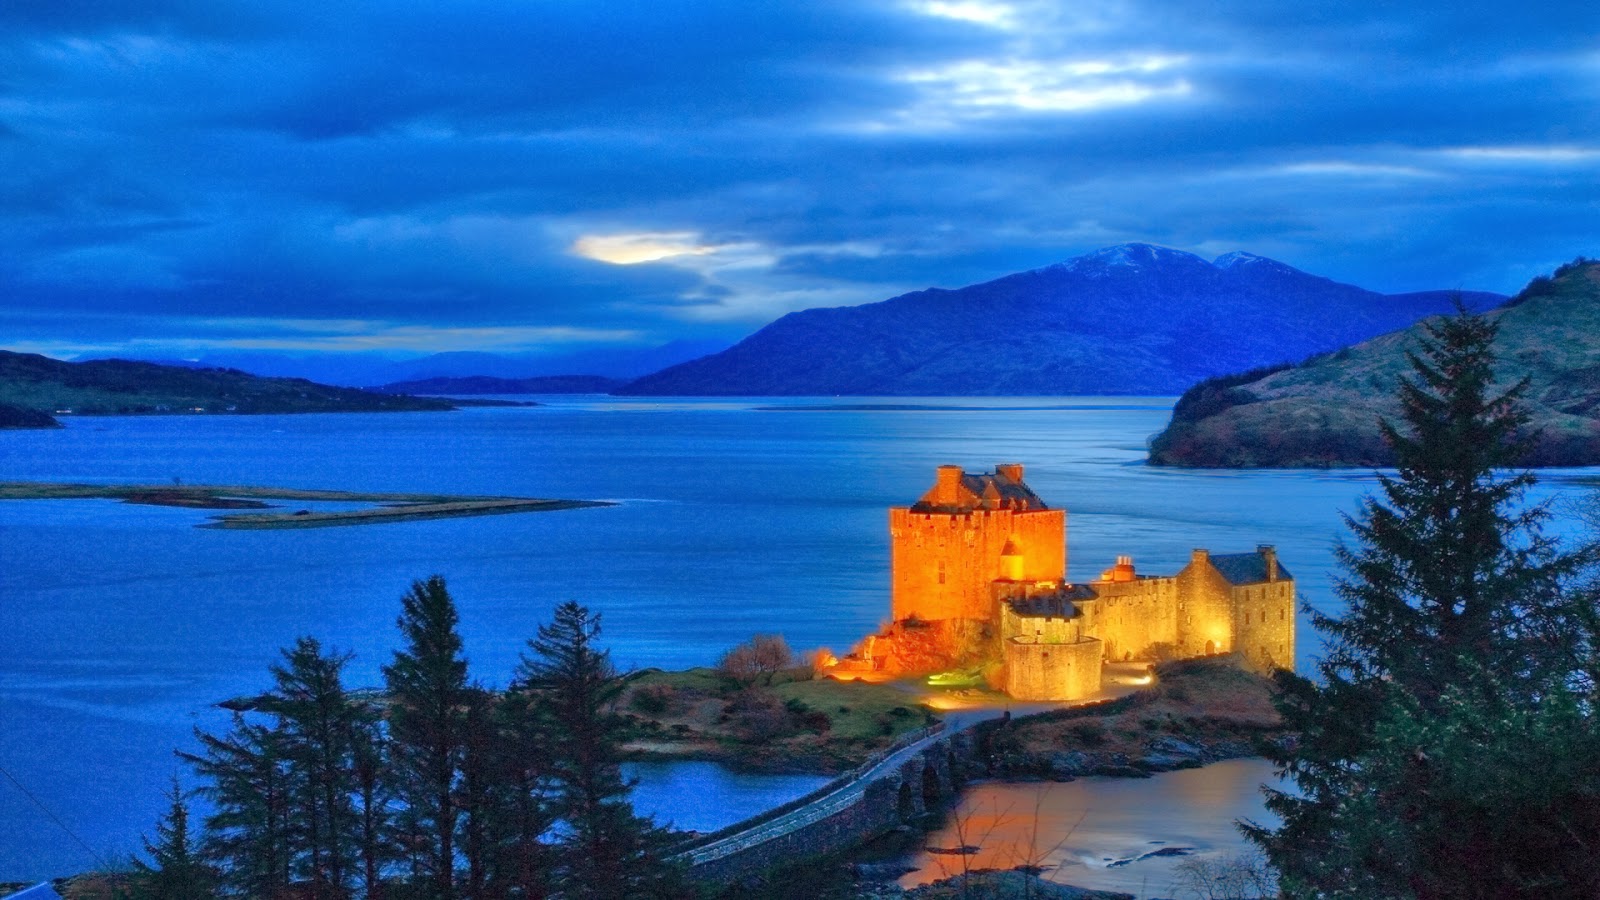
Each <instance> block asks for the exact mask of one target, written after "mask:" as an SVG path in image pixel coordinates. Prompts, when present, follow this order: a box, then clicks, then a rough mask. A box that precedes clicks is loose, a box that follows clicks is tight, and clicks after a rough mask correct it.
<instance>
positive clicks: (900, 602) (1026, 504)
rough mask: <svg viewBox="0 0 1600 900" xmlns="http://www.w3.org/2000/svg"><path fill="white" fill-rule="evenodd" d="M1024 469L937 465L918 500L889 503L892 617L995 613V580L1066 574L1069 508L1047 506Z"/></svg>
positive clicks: (991, 615)
mask: <svg viewBox="0 0 1600 900" xmlns="http://www.w3.org/2000/svg"><path fill="white" fill-rule="evenodd" d="M1022 472H1023V469H1022V466H1021V465H1018V464H1015V463H1012V464H1004V465H999V466H996V467H995V470H994V471H993V472H989V473H984V474H979V475H969V474H967V473H966V472H964V471H963V470H962V469H961V467H960V466H940V467H939V469H938V474H937V476H936V478H935V481H934V485H933V487H932V488H931V489H930V490H929V491H928V492H927V493H926V494H924V495H923V496H922V499H921V500H919V501H917V502H916V503H915V504H913V505H911V506H910V507H897V508H894V509H891V510H889V538H890V549H891V556H892V560H893V571H894V582H893V612H894V618H895V621H901V620H904V619H908V618H913V617H915V618H918V619H923V620H925V621H934V620H940V619H992V618H994V617H995V612H996V611H995V608H994V604H995V601H994V599H993V593H992V592H991V590H990V584H991V582H994V581H999V580H1008V581H1056V582H1060V581H1062V580H1064V579H1065V578H1066V571H1067V547H1066V511H1065V510H1059V509H1050V508H1049V507H1048V506H1046V505H1045V503H1044V501H1043V500H1040V499H1039V495H1038V494H1035V493H1034V492H1033V491H1032V490H1031V489H1029V488H1028V486H1027V484H1026V483H1024V482H1023V480H1022Z"/></svg>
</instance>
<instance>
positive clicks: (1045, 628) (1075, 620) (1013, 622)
mask: <svg viewBox="0 0 1600 900" xmlns="http://www.w3.org/2000/svg"><path fill="white" fill-rule="evenodd" d="M1080 608H1081V607H1080ZM1083 622H1084V619H1083V617H1082V616H1075V617H1072V618H1067V617H1064V616H1019V615H1017V613H1016V611H1015V610H1013V609H1012V608H1011V604H1010V603H1002V604H1000V635H999V637H1000V640H1001V643H1002V644H1003V643H1005V642H1008V641H1010V640H1011V639H1012V638H1022V639H1024V640H1031V641H1034V642H1036V643H1040V644H1063V643H1074V642H1076V641H1080V640H1083V639H1084V638H1085V637H1093V635H1090V634H1086V633H1085V632H1084V627H1083Z"/></svg>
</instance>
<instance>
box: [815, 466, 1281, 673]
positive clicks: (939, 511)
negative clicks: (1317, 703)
mask: <svg viewBox="0 0 1600 900" xmlns="http://www.w3.org/2000/svg"><path fill="white" fill-rule="evenodd" d="M1022 474H1023V468H1022V466H1020V465H1015V464H1010V465H1000V466H996V467H995V470H994V471H993V472H991V473H985V474H979V475H971V474H967V473H966V472H963V471H962V470H961V468H960V467H959V466H940V467H939V469H938V475H937V478H936V480H935V482H934V485H933V488H932V489H931V490H929V491H928V492H927V493H926V494H924V495H923V497H922V499H920V500H918V501H917V502H916V503H914V504H912V505H911V506H910V507H906V508H896V509H891V510H890V511H889V536H890V544H891V552H892V568H893V597H892V604H893V611H894V620H895V624H894V625H893V626H892V627H891V629H890V630H889V632H887V633H886V634H883V635H879V636H876V637H874V638H868V639H867V641H866V642H864V643H863V644H862V645H861V646H860V647H858V648H857V651H856V652H855V653H854V654H852V656H851V657H849V658H847V659H846V660H844V661H842V665H841V669H842V671H841V673H840V674H842V675H843V674H847V673H848V672H850V671H852V670H854V671H858V672H859V671H864V670H870V671H877V672H884V673H886V674H891V675H911V674H930V671H924V670H930V669H934V668H936V667H938V666H940V665H942V664H947V663H956V664H959V663H961V662H967V663H970V662H973V661H974V657H976V658H977V660H978V661H981V662H986V663H989V664H990V666H989V668H990V670H991V681H992V682H993V683H994V684H995V685H996V686H997V687H1001V688H1003V689H1004V690H1005V692H1006V693H1007V694H1009V695H1011V696H1012V697H1015V698H1017V699H1019V700H1074V699H1079V698H1083V697H1089V696H1093V695H1094V694H1096V693H1098V692H1099V691H1100V684H1101V670H1102V668H1103V665H1104V663H1106V662H1125V661H1132V660H1158V659H1180V658H1186V657H1194V656H1210V655H1215V654H1224V653H1231V654H1236V655H1237V656H1238V658H1239V659H1240V660H1241V661H1242V662H1243V663H1244V664H1245V665H1246V666H1248V667H1249V668H1252V669H1255V670H1257V671H1261V672H1268V671H1271V670H1272V669H1274V668H1277V667H1280V666H1292V665H1293V659H1294V579H1293V577H1292V576H1291V575H1290V574H1289V572H1288V570H1287V569H1285V568H1284V567H1283V566H1282V565H1281V564H1280V563H1279V562H1278V557H1277V553H1276V551H1275V550H1274V549H1273V548H1272V547H1271V546H1269V545H1265V544H1263V545H1260V546H1258V547H1257V548H1256V549H1255V552H1253V553H1232V554H1212V553H1210V552H1208V551H1206V550H1195V551H1194V553H1193V554H1192V556H1191V557H1190V559H1189V563H1188V565H1186V566H1184V568H1183V569H1182V570H1181V571H1179V572H1178V573H1177V574H1176V575H1159V576H1151V575H1144V574H1141V573H1139V572H1137V571H1136V570H1135V568H1134V565H1133V560H1132V558H1131V557H1128V556H1119V557H1117V559H1116V562H1115V563H1114V564H1113V565H1112V566H1111V567H1110V568H1108V569H1106V570H1105V571H1103V572H1101V573H1100V576H1099V578H1097V579H1094V580H1091V581H1085V582H1079V583H1073V582H1069V581H1068V580H1067V577H1066V576H1067V551H1066V511H1065V510H1060V509H1051V508H1050V507H1049V506H1048V505H1046V504H1045V502H1044V501H1043V500H1041V499H1040V498H1039V496H1038V495H1037V494H1035V493H1034V492H1033V491H1032V490H1031V489H1030V488H1029V487H1028V486H1027V484H1026V483H1025V482H1024V481H1023V478H1022ZM995 664H998V666H997V667H996V665H995Z"/></svg>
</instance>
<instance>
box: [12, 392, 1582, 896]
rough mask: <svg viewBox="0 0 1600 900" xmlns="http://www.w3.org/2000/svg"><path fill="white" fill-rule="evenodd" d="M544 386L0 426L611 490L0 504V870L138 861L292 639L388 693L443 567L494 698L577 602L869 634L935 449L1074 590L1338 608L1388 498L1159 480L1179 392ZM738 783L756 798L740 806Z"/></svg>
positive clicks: (75, 476) (1210, 478) (324, 467)
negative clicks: (1040, 514)
mask: <svg viewBox="0 0 1600 900" xmlns="http://www.w3.org/2000/svg"><path fill="white" fill-rule="evenodd" d="M539 399H541V400H543V401H545V402H546V403H547V404H548V405H546V406H542V407H538V408H512V409H469V410H463V411H460V412H453V413H409V414H387V415H377V414H374V415H358V414H350V415H305V416H259V417H245V416H239V417H223V416H217V417H192V418H191V417H166V418H162V417H145V418H139V417H127V418H94V419H72V420H69V421H68V422H67V426H68V427H67V428H65V429H63V430H59V431H38V432H27V431H23V432H0V480H46V481H85V482H127V483H135V482H170V481H171V480H172V479H173V478H180V479H182V480H183V481H184V482H185V483H193V484H199V483H209V484H250V485H272V486H285V487H304V488H334V489H354V490H381V491H418V492H442V493H474V494H507V495H518V496H535V497H572V498H593V499H612V500H617V501H620V505H619V506H616V507H612V508H605V509H587V510H574V511H567V512H558V513H539V514H527V515H506V516H489V517H482V518H470V519H454V520H436V521H424V522H409V523H396V524H386V525H375V526H368V527H354V528H327V529H311V530H302V531H295V530H291V531H220V530H211V529H197V528H194V527H192V526H194V525H195V524H198V523H201V522H204V521H205V520H206V517H207V515H209V513H207V512H205V511H196V510H183V509H167V508H159V507H148V506H131V505H124V504H119V503H113V502H109V501H100V500H82V501H76V500H75V501H25V502H0V640H3V641H4V652H3V653H0V766H3V767H4V768H5V771H6V772H9V773H10V774H11V775H12V776H14V777H15V778H16V782H17V783H13V782H12V781H10V780H7V779H5V778H0V880H4V879H21V878H35V877H44V876H49V875H60V874H66V873H71V872H75V871H81V870H83V869H86V868H90V867H93V866H95V865H98V864H101V863H102V862H111V861H117V860H120V859H123V858H125V857H126V854H127V853H128V852H130V851H131V850H132V849H133V848H134V847H136V846H137V841H138V835H139V833H140V832H141V831H148V830H150V829H151V828H152V826H153V824H154V821H155V818H156V816H157V815H158V813H159V810H160V808H161V798H160V792H161V789H162V785H163V784H164V783H165V782H166V781H167V778H168V776H169V775H171V774H172V773H173V772H175V771H180V767H179V765H178V764H177V763H176V761H175V760H174V758H173V756H172V751H173V749H174V748H179V747H191V746H192V738H191V737H190V732H191V730H192V729H193V728H194V727H195V726H200V727H205V728H217V727H222V726H223V725H225V717H224V716H223V715H222V714H220V713H219V711H217V710H216V709H214V708H213V707H212V704H213V703H215V702H216V701H218V700H220V699H223V698H227V697H231V696H237V695H240V694H245V693H250V692H254V691H257V690H259V689H261V688H262V687H263V686H264V684H265V683H266V679H267V676H266V668H267V666H268V664H269V663H271V662H272V661H273V660H274V658H275V657H276V654H277V651H278V648H280V647H283V646H286V645H288V644H289V643H290V642H292V641H293V640H294V639H295V638H296V637H297V636H299V635H303V634H311V635H314V636H316V637H318V638H319V639H321V640H322V641H323V643H324V644H325V645H331V646H333V647H336V648H339V649H342V650H348V651H351V652H353V653H355V654H356V658H355V660H354V662H353V663H352V664H351V667H350V670H349V674H350V681H351V682H352V683H353V684H355V685H364V684H377V683H378V682H379V676H378V668H379V666H380V665H381V664H382V663H383V662H384V660H385V659H386V658H387V656H388V654H389V653H391V652H392V651H393V649H394V646H395V643H396V638H395V630H394V619H395V616H396V613H397V612H398V608H399V598H400V596H401V594H402V593H404V591H405V590H406V588H407V586H408V585H409V583H410V582H411V581H412V580H413V579H416V578H422V577H425V576H427V575H430V574H433V573H439V574H442V575H444V576H445V577H446V578H447V579H448V580H449V583H450V587H451V590H452V593H453V594H454V595H455V597H456V598H457V600H458V602H459V605H460V611H461V628H462V632H463V636H464V638H465V642H466V648H467V653H468V656H469V657H470V659H471V661H472V669H473V675H474V677H476V678H478V679H481V680H482V681H484V682H486V683H489V684H501V685H503V684H504V683H505V682H506V680H507V679H508V677H509V675H510V673H511V671H512V669H513V668H514V667H515V665H516V662H517V658H518V655H519V654H520V653H521V652H522V649H523V647H524V645H525V642H526V640H527V639H528V638H529V637H531V636H532V635H533V633H534V630H535V628H536V627H537V626H538V624H539V623H540V622H542V621H545V620H546V619H547V618H548V616H549V614H550V611H551V610H552V609H553V608H554V606H555V605H556V604H557V603H559V602H561V601H563V600H567V599H575V600H578V601H580V602H583V603H585V604H588V605H589V606H591V607H593V608H595V609H598V610H600V611H602V613H603V616H604V626H605V640H606V641H607V643H608V644H609V646H610V647H611V648H612V650H613V652H614V654H615V656H616V658H617V660H618V662H619V663H621V664H622V665H624V666H638V667H643V666H661V667H683V666H691V665H702V664H708V663H711V662H714V661H715V659H716V658H717V656H718V655H720V653H721V652H722V651H723V650H725V649H726V648H727V647H729V646H731V645H733V644H735V643H738V642H739V641H741V640H743V639H745V638H746V637H748V636H749V635H750V634H752V633H755V632H781V633H783V634H784V635H785V636H786V637H787V639H788V641H789V643H790V644H791V645H792V646H794V647H796V648H797V649H798V648H810V647H817V646H830V647H833V648H836V649H840V648H845V647H848V646H849V645H850V644H852V643H853V642H854V641H855V640H856V639H857V638H858V637H860V636H861V635H863V634H865V633H867V632H868V631H869V630H870V629H872V628H874V627H875V626H877V625H878V624H879V623H880V622H881V621H882V620H883V619H884V618H885V617H886V615H887V612H888V585H889V578H888V561H889V560H888V535H887V530H888V529H887V518H888V517H887V513H886V511H885V510H886V508H887V507H889V506H890V505H893V504H905V503H909V502H912V501H914V500H915V499H916V498H917V497H918V496H919V495H920V494H921V493H922V492H923V491H924V490H926V489H927V487H928V486H929V485H930V484H931V483H932V480H933V468H934V466H936V465H939V464H941V463H958V464H962V465H965V466H967V467H968V468H970V469H978V468H987V467H989V466H992V465H993V464H994V463H996V462H1001V461H1013V460H1015V461H1020V462H1023V463H1026V464H1027V466H1028V474H1027V478H1028V481H1029V483H1030V484H1031V485H1032V486H1033V487H1034V488H1035V490H1037V491H1038V492H1039V493H1040V494H1041V495H1042V496H1043V497H1044V498H1045V500H1046V501H1047V502H1049V503H1051V504H1053V505H1057V506H1062V507H1065V508H1066V509H1067V510H1068V520H1067V521H1068V534H1069V566H1070V571H1069V575H1071V576H1076V577H1088V576H1093V575H1095V574H1097V573H1098V572H1099V571H1100V569H1102V568H1104V567H1106V566H1108V565H1109V564H1110V563H1111V562H1112V561H1113V559H1114V557H1115V556H1116V555H1117V554H1119V553H1131V554H1132V555H1133V557H1134V561H1135V563H1136V564H1137V565H1138V566H1139V567H1140V568H1141V569H1142V570H1145V571H1150V572H1172V571H1176V570H1177V569H1178V568H1180V567H1181V566H1182V565H1183V564H1184V563H1185V561H1186V560H1187V559H1188V555H1189V551H1190V549H1191V548H1193V547H1197V546H1205V547H1210V548H1212V549H1214V550H1217V551H1220V552H1228V551H1244V550H1249V549H1252V548H1254V547H1255V545H1256V544H1258V543H1263V542H1270V543H1275V544H1277V545H1278V548H1279V554H1280V558H1282V559H1283V561H1284V564H1285V566H1286V567H1287V568H1288V569H1289V570H1290V571H1291V572H1292V573H1293V574H1294V575H1295V577H1296V578H1297V579H1298V582H1299V587H1300V590H1301V591H1302V592H1303V593H1304V595H1305V597H1306V599H1307V600H1308V601H1309V602H1310V603H1312V604H1313V605H1315V606H1318V607H1322V608H1328V607H1330V606H1331V605H1332V604H1333V603H1334V602H1335V600H1334V598H1333V595H1332V593H1331V590H1330V582H1329V578H1330V563H1331V555H1330V550H1331V547H1332V545H1333V542H1334V541H1335V540H1336V539H1337V538H1338V537H1339V535H1340V534H1341V531H1342V526H1341V524H1340V521H1339V515H1338V514H1339V513H1340V512H1341V511H1350V510H1353V509H1354V508H1355V506H1356V501H1357V498H1358V497H1359V496H1360V495H1361V494H1362V493H1364V492H1366V491H1367V490H1369V489H1370V488H1371V480H1370V475H1369V474H1367V473H1361V472H1331V473H1330V472H1286V471H1268V472H1193V471H1174V470H1163V469H1155V468H1148V467H1146V466H1144V465H1143V464H1142V460H1143V455H1144V453H1143V451H1144V444H1145V440H1146V438H1147V437H1148V436H1149V435H1150V434H1152V433H1154V432H1155V431H1157V430H1159V429H1160V428H1161V427H1162V425H1163V424H1164V423H1165V421H1166V419H1167V415H1168V411H1169V409H1170V403H1169V402H1168V401H1163V400H1154V399H1149V398H1120V399H1118V398H1066V399H1040V398H1028V399H1020V400H1019V399H1004V400H987V401H974V400H972V399H970V398H961V399H958V400H941V401H908V400H907V399H905V398H894V399H893V400H889V401H884V402H885V403H893V404H900V405H903V404H906V403H916V402H922V403H928V404H941V405H946V406H954V407H961V408H957V409H923V410H829V411H817V410H805V411H799V410H786V411H770V410H762V409H758V407H762V406H771V405H773V404H774V403H777V404H780V405H783V406H788V407H796V406H806V405H813V406H815V405H820V404H825V403H828V402H831V401H827V400H794V399H785V400H781V401H773V400H770V399H766V398H761V399H755V400H751V399H717V400H683V401H677V400H673V401H661V400H656V399H613V398H598V397H577V398H574V397H551V398H539ZM849 402H850V403H851V404H859V403H870V402H872V401H870V400H862V399H861V398H852V399H851V400H850V401H849ZM1579 474H1588V475H1592V474H1594V473H1593V472H1592V471H1589V470H1568V471H1564V472H1561V473H1552V474H1550V475H1548V476H1546V477H1547V481H1546V482H1545V483H1544V484H1543V485H1541V494H1540V496H1550V495H1552V494H1560V493H1563V491H1564V490H1565V489H1564V487H1563V485H1564V484H1565V483H1566V482H1567V481H1568V480H1569V479H1570V478H1571V477H1573V476H1574V475H1579ZM1297 649H1298V653H1299V658H1300V659H1301V660H1302V661H1304V660H1305V659H1307V658H1308V655H1309V654H1312V653H1314V652H1315V643H1314V639H1313V638H1312V637H1311V636H1310V635H1309V633H1308V629H1306V628H1305V627H1303V626H1302V628H1301V630H1300V640H1299V647H1298V648H1297ZM683 771H684V774H683V775H681V776H679V775H678V774H675V773H674V771H673V770H670V769H659V770H657V769H652V770H648V771H646V772H645V773H644V777H645V781H646V783H645V785H643V786H642V794H641V804H640V805H641V807H644V808H646V809H649V810H652V811H654V812H656V813H658V814H660V815H661V816H662V817H663V818H665V819H671V820H673V821H675V822H676V823H678V824H679V825H680V826H681V827H689V828H695V827H700V825H705V826H708V827H714V826H716V825H720V824H725V823H726V821H732V820H736V819H738V818H740V814H739V813H740V812H741V811H742V810H745V809H747V808H748V807H750V806H752V805H753V806H755V807H757V808H759V807H760V806H765V805H770V804H771V803H776V802H779V801H781V800H782V799H784V798H786V797H788V796H792V795H796V794H799V793H803V792H804V791H805V790H806V789H807V788H808V787H809V784H810V782H806V781H803V780H801V781H796V782H792V783H791V782H782V781H772V782H759V781H748V780H739V779H738V778H736V777H735V776H732V775H730V774H727V773H722V774H718V775H713V774H711V773H709V772H707V771H700V770H695V771H694V772H690V771H689V770H683ZM694 779H702V780H701V781H695V780H694ZM705 779H710V781H707V780H705ZM712 782H715V783H716V785H718V786H717V787H716V788H715V789H714V790H713V789H710V788H708V787H707V785H708V784H711V783H712ZM19 783H20V786H21V787H25V788H26V790H27V791H28V792H30V793H31V794H32V795H33V796H35V797H37V798H38V800H39V801H40V803H41V804H42V805H43V806H44V807H45V808H47V809H48V810H49V811H50V813H51V814H53V815H55V816H57V817H59V818H60V819H61V820H62V821H63V822H64V823H65V824H66V825H67V826H68V827H69V828H70V829H71V830H72V831H73V832H74V833H76V834H77V835H79V836H80V837H82V839H83V840H84V842H85V843H86V844H87V845H88V846H87V847H84V846H80V845H79V844H77V843H76V842H75V841H74V840H73V839H71V838H68V837H66V836H65V834H64V832H63V831H62V830H61V829H60V828H59V827H58V826H57V825H55V824H53V823H52V822H51V821H50V818H49V817H48V816H47V815H46V814H45V813H44V812H42V811H41V810H40V808H39V806H38V805H36V804H34V803H33V802H32V801H31V800H29V799H28V797H27V796H26V795H25V794H24V793H23V792H22V790H21V787H19ZM684 784H689V785H690V788H689V789H688V790H679V789H678V788H681V787H682V786H683V785H684ZM734 796H737V797H740V798H744V799H745V800H746V801H749V802H748V803H745V804H743V805H741V806H739V807H738V808H737V809H735V808H734V803H733V801H732V800H731V799H728V798H731V797H734ZM1170 802H1171V801H1170V800H1169V799H1164V798H1162V797H1159V796H1154V795H1152V797H1151V800H1150V802H1149V804H1147V805H1148V806H1149V809H1150V813H1149V814H1150V815H1152V816H1153V817H1155V820H1160V819H1161V818H1162V817H1164V816H1166V815H1167V811H1166V807H1167V806H1169V805H1170ZM1177 802H1182V800H1181V798H1178V799H1177ZM696 823H699V824H696Z"/></svg>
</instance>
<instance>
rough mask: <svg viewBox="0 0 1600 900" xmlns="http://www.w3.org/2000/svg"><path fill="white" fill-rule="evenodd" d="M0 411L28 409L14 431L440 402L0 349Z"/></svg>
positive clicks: (434, 407) (423, 406) (446, 406)
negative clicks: (76, 422)
mask: <svg viewBox="0 0 1600 900" xmlns="http://www.w3.org/2000/svg"><path fill="white" fill-rule="evenodd" d="M0 406H4V407H14V408H16V409H17V410H21V411H31V412H33V413H34V414H35V415H34V416H31V417H29V418H28V419H26V420H24V419H20V418H19V416H18V415H16V414H8V415H0V425H3V424H4V422H5V421H24V422H27V421H31V422H32V423H33V424H32V425H26V424H25V425H23V426H21V427H50V424H51V422H52V421H53V420H52V419H51V418H50V416H51V414H55V415H80V416H82V415H150V414H169V415H185V414H187V415H198V414H219V413H220V414H228V413H232V414H236V415H237V414H249V413H307V412H420V411H443V410H451V409H455V408H456V404H453V403H451V402H450V401H447V400H440V399H437V398H428V397H408V396H402V395H397V394H380V393H376V392H373V391H363V390H357V389H355V388H343V387H334V386H331V385H326V384H318V383H316V382H314V381H307V380H305V379H304V378H262V377H259V376H256V375H251V374H249V373H246V372H241V371H238V370H237V369H191V368H186V367H183V366H169V365H160V364H157V363H148V362H133V361H131V360H125V359H98V360H91V361H88V362H63V361H62V360H59V359H51V358H50V357H48V356H40V355H38V354H36V353H13V352H10V351H7V350H0ZM40 416H43V418H42V419H41V418H39V417H40Z"/></svg>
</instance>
